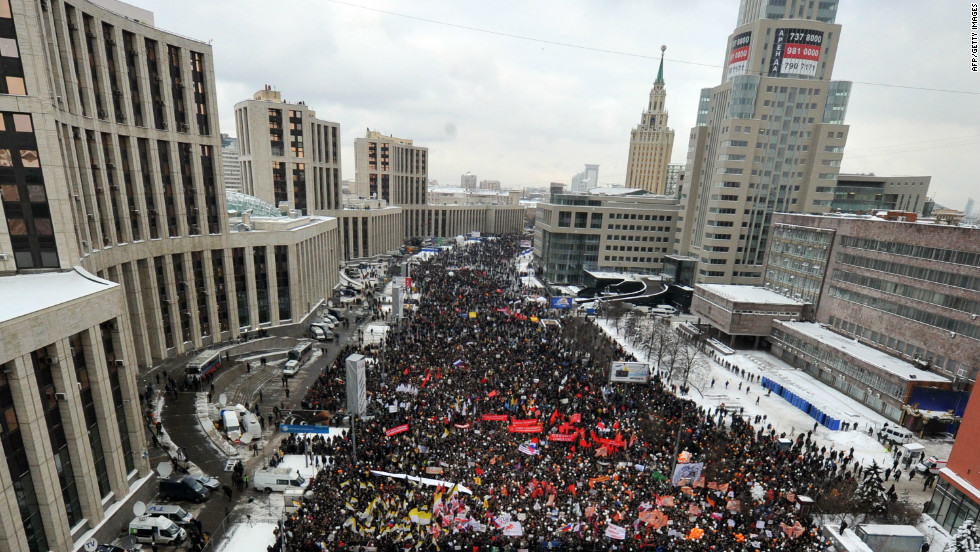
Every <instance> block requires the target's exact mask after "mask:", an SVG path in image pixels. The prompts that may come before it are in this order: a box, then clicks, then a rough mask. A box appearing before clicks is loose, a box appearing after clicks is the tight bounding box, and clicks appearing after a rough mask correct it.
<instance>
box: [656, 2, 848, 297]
mask: <svg viewBox="0 0 980 552" xmlns="http://www.w3.org/2000/svg"><path fill="white" fill-rule="evenodd" d="M837 4H838V2H837V0H829V1H825V2H809V1H803V0H742V3H741V6H740V8H739V16H738V26H737V27H736V28H735V31H734V32H733V33H732V34H731V36H730V37H729V41H728V42H729V48H728V53H727V59H726V62H725V66H724V67H725V68H724V71H723V73H722V83H721V84H719V85H718V86H715V87H714V88H706V89H703V90H702V91H701V101H700V103H699V106H698V116H697V126H696V127H694V129H692V130H691V135H690V143H689V147H688V159H687V167H686V169H685V174H684V178H683V182H682V187H683V189H682V190H681V194H680V200H681V204H682V208H683V211H684V212H683V214H682V219H681V221H680V228H681V231H680V234H679V237H678V238H677V240H676V243H675V246H676V249H677V251H678V252H679V253H682V254H686V255H690V256H693V257H696V258H698V259H699V262H698V274H697V279H698V281H700V282H706V283H735V284H759V283H761V281H762V263H763V257H764V255H765V252H766V242H767V240H768V236H769V227H770V225H771V220H772V214H773V213H775V212H795V213H820V212H826V211H827V210H828V209H829V207H830V203H831V201H832V200H833V197H834V194H833V192H834V186H835V185H836V181H837V174H838V172H839V169H840V161H841V157H842V154H843V151H844V144H845V142H846V140H847V131H848V127H847V126H846V125H844V114H845V112H846V110H847V101H848V97H849V95H850V90H851V83H850V82H843V81H831V80H830V77H831V74H832V72H833V68H834V58H835V57H836V54H837V43H838V40H839V38H840V29H841V27H840V25H837V24H835V23H834V18H835V15H836V13H837Z"/></svg>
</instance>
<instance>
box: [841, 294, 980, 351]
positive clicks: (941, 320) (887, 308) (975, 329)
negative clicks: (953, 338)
mask: <svg viewBox="0 0 980 552" xmlns="http://www.w3.org/2000/svg"><path fill="white" fill-rule="evenodd" d="M829 293H830V296H831V297H837V298H840V299H843V300H844V301H850V302H851V303H857V304H859V305H864V306H866V307H871V308H873V309H878V310H880V311H884V312H887V313H890V314H894V315H896V316H901V317H902V318H907V319H909V320H914V321H916V322H921V323H922V324H926V325H929V326H933V327H936V328H939V329H941V330H947V331H951V332H954V333H957V334H962V335H964V336H966V337H969V338H972V339H980V325H978V324H976V323H971V322H966V321H961V320H956V319H953V318H950V317H948V316H942V315H940V314H936V313H934V312H929V311H924V310H922V309H917V308H915V307H913V306H911V305H904V304H901V303H896V302H894V301H890V300H888V299H884V298H879V297H871V296H870V295H865V294H863V293H858V292H856V291H851V290H847V289H842V288H839V287H837V286H830V292H829Z"/></svg>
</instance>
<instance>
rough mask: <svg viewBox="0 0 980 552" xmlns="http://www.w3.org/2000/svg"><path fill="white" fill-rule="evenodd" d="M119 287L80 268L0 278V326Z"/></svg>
mask: <svg viewBox="0 0 980 552" xmlns="http://www.w3.org/2000/svg"><path fill="white" fill-rule="evenodd" d="M118 285H119V284H117V283H115V282H110V281H109V280H103V279H102V278H99V277H96V276H94V275H92V274H89V273H88V272H86V271H85V269H83V268H81V267H75V269H74V270H70V271H67V272H44V273H41V274H17V275H15V276H4V277H0V290H3V300H2V301H0V324H2V323H3V322H6V321H8V320H13V319H15V318H20V317H21V316H26V315H28V314H30V313H32V312H38V311H41V310H44V309H47V308H51V307H55V306H58V305H61V304H63V303H68V302H70V301H74V300H75V299H81V298H84V297H86V296H88V295H91V294H93V293H98V292H100V291H105V290H107V289H111V288H113V287H117V286H118Z"/></svg>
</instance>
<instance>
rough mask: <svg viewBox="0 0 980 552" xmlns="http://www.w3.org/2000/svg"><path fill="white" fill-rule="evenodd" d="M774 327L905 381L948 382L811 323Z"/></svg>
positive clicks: (786, 324)
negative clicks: (813, 341) (829, 347)
mask: <svg viewBox="0 0 980 552" xmlns="http://www.w3.org/2000/svg"><path fill="white" fill-rule="evenodd" d="M774 324H775V327H779V326H785V327H786V328H787V329H790V330H793V331H794V332H797V333H799V334H802V335H805V336H808V337H809V338H810V339H813V340H815V341H819V342H820V343H824V344H827V345H829V346H831V347H833V348H834V349H837V350H838V351H843V352H845V353H847V354H848V355H850V356H852V357H854V358H857V359H860V360H863V361H864V362H867V363H868V364H871V365H872V366H875V367H877V368H880V369H882V370H884V371H886V372H890V373H892V374H894V375H896V376H898V377H900V378H902V379H904V380H906V381H926V382H949V381H950V380H949V378H946V377H944V376H941V375H939V374H937V373H935V372H929V371H926V370H919V369H918V368H917V367H916V366H915V365H914V364H912V363H910V362H906V361H904V360H902V359H900V358H897V357H893V356H891V355H889V354H887V353H885V352H882V351H879V350H878V349H875V348H873V347H869V346H867V345H864V344H862V343H859V342H857V341H855V340H853V339H851V338H849V337H845V336H843V335H840V334H839V333H837V332H832V331H830V330H828V329H827V328H825V327H824V326H822V325H821V324H815V323H813V322H792V321H787V320H777V321H775V322H774Z"/></svg>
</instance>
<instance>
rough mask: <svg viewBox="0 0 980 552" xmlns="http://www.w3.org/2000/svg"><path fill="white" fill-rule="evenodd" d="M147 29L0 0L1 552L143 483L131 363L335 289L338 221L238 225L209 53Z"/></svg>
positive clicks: (83, 12) (64, 532)
mask: <svg viewBox="0 0 980 552" xmlns="http://www.w3.org/2000/svg"><path fill="white" fill-rule="evenodd" d="M152 21H153V16H152V13H150V12H147V11H145V10H141V9H139V8H135V7H132V6H126V5H125V4H121V3H119V2H113V3H112V7H111V11H110V10H109V9H104V8H102V7H100V6H99V5H98V4H96V3H93V2H90V1H88V0H75V1H72V2H65V1H63V0H46V1H44V2H33V1H27V0H0V56H2V57H3V71H4V78H3V79H0V295H2V297H3V299H2V300H0V368H2V370H0V413H2V415H0V512H2V513H3V517H4V523H2V524H0V550H5V551H12V552H28V551H32V552H33V551H46V550H59V551H60V550H72V549H74V548H77V547H79V546H80V545H81V543H80V542H79V539H80V538H81V536H82V535H83V534H84V533H85V532H86V531H89V530H90V529H93V528H95V527H96V526H98V525H99V524H100V522H102V521H104V520H105V518H106V516H107V515H108V514H109V512H111V511H116V510H118V512H120V515H119V517H120V519H119V520H118V523H116V521H115V520H113V521H110V522H109V523H106V524H104V526H103V527H104V528H105V531H107V532H108V533H109V534H115V532H116V531H117V530H118V527H119V526H121V525H123V524H124V523H125V521H128V519H129V516H128V514H129V511H130V508H129V507H128V506H127V505H125V504H121V503H123V502H124V501H129V500H132V499H134V495H139V493H143V494H142V495H141V496H143V497H145V496H146V495H147V493H149V492H151V491H152V481H153V479H152V478H144V477H145V476H147V475H148V474H149V472H150V467H149V465H148V463H147V460H146V459H145V458H144V457H143V451H144V450H146V446H147V445H146V438H145V436H144V433H143V417H142V412H141V411H140V401H139V391H138V389H137V383H136V379H137V372H138V367H139V366H146V365H150V364H153V363H154V362H156V361H159V360H161V359H164V358H168V357H172V356H174V355H177V354H181V353H185V352H189V351H191V350H193V349H197V348H202V347H207V346H211V345H213V344H217V343H221V342H226V341H230V340H234V339H237V338H238V337H239V336H240V335H241V332H242V331H243V329H254V328H257V327H269V326H272V325H276V324H280V323H284V322H291V321H298V320H300V319H301V318H302V317H303V316H305V314H306V313H308V312H309V311H310V310H311V308H315V305H316V304H317V302H319V301H320V300H322V298H324V297H326V296H328V294H329V293H330V291H331V290H332V288H333V285H334V284H335V283H336V281H337V276H336V275H337V267H338V262H339V261H338V241H337V230H336V222H335V221H333V220H329V219H320V218H287V217H280V218H281V220H279V219H275V220H273V219H261V218H258V219H254V220H253V221H251V224H250V225H248V231H245V228H243V227H242V225H240V224H235V225H232V224H231V223H230V222H229V219H228V217H227V215H226V207H227V206H226V200H225V194H224V189H223V187H222V185H221V178H220V171H221V161H220V158H219V156H218V152H219V151H220V147H221V142H220V139H219V136H218V119H217V116H216V113H217V111H216V103H215V99H216V93H215V87H214V70H213V65H212V50H211V46H209V45H208V44H207V43H205V42H200V41H197V40H193V39H190V38H185V37H182V36H179V35H176V34H172V33H168V32H165V31H161V30H159V29H156V28H154V27H153V26H152ZM236 230H242V231H236ZM124 517H125V518H126V520H125V521H124V520H123V519H121V518H124ZM109 534H100V535H98V536H100V537H103V539H104V538H105V537H108V536H109Z"/></svg>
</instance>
